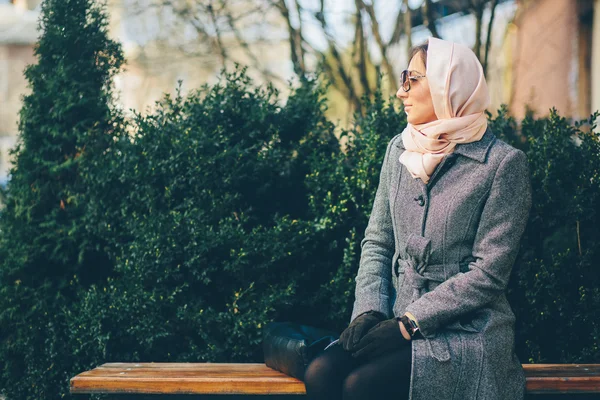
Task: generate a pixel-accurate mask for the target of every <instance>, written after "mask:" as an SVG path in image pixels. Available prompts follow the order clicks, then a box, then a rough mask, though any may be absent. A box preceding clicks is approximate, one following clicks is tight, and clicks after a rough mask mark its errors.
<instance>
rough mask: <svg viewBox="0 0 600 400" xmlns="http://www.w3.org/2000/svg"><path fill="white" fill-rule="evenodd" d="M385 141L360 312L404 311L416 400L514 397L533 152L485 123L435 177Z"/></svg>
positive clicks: (518, 391) (398, 143)
mask: <svg viewBox="0 0 600 400" xmlns="http://www.w3.org/2000/svg"><path fill="white" fill-rule="evenodd" d="M403 151H404V146H403V144H402V139H401V136H400V135H397V136H396V137H394V138H393V139H392V140H391V141H390V143H389V145H388V147H387V151H386V155H385V159H384V162H383V166H382V169H381V174H380V181H379V187H378V189H377V194H376V196H375V201H374V203H373V210H372V212H371V216H370V218H369V223H368V226H367V229H366V231H365V238H364V239H363V241H362V244H361V245H362V252H361V258H360V266H359V270H358V274H357V276H356V291H355V298H356V300H355V302H354V309H353V312H352V318H351V320H353V319H354V318H356V316H358V315H359V314H361V313H363V312H365V311H368V310H377V311H380V312H382V313H384V314H386V315H387V316H388V318H392V317H393V316H401V315H403V314H404V313H405V312H406V311H409V312H411V313H412V314H413V315H414V316H415V318H416V319H417V321H418V323H419V326H420V328H421V332H422V334H423V336H424V339H418V340H414V341H413V342H412V373H411V380H410V388H409V393H410V395H409V400H453V399H455V400H459V399H460V400H463V399H471V400H518V399H523V398H524V392H525V375H524V373H523V369H522V367H521V363H520V361H519V360H518V358H517V356H516V354H515V348H514V323H515V316H514V314H513V312H512V309H511V307H510V305H509V303H508V301H507V299H506V287H507V284H508V280H509V276H510V274H511V270H512V267H513V264H514V261H515V258H516V256H517V252H518V249H519V241H520V238H521V236H522V234H523V231H524V229H525V225H526V223H527V219H528V215H529V210H530V208H531V187H530V180H529V171H528V163H527V158H526V156H525V154H524V153H523V152H522V151H520V150H517V149H515V148H514V147H512V146H510V145H508V144H506V143H505V142H503V141H501V140H500V139H497V138H496V137H495V135H494V134H493V133H492V131H491V130H490V129H489V128H488V130H487V131H486V133H485V134H484V136H483V137H482V139H481V140H479V141H477V142H472V143H467V144H460V145H457V146H456V147H455V150H454V152H453V153H451V154H448V155H446V156H445V157H444V159H443V160H442V162H441V163H440V164H439V165H438V166H437V168H436V170H435V171H434V173H433V175H432V176H431V179H430V181H429V183H427V184H424V183H423V181H422V180H421V179H419V178H413V177H412V176H411V175H410V173H409V172H408V170H407V169H406V167H405V166H404V165H403V164H401V163H400V162H399V160H398V158H399V157H400V154H402V152H403Z"/></svg>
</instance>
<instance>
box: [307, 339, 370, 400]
mask: <svg viewBox="0 0 600 400" xmlns="http://www.w3.org/2000/svg"><path fill="white" fill-rule="evenodd" d="M358 365H359V362H358V361H357V360H356V359H355V358H354V357H352V355H351V354H350V353H349V352H347V351H345V350H344V349H343V348H342V346H341V345H339V344H336V345H333V346H331V347H330V348H329V349H327V350H325V351H324V352H323V353H321V354H320V355H319V356H317V357H316V358H315V359H314V360H312V362H311V363H310V364H309V365H308V367H307V368H306V372H305V373H304V385H305V386H306V398H307V399H308V400H342V385H343V383H344V380H345V379H346V377H347V376H348V374H349V373H350V372H351V371H352V370H353V369H354V368H356V367H357V366H358Z"/></svg>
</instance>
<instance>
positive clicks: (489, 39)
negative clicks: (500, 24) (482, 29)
mask: <svg viewBox="0 0 600 400" xmlns="http://www.w3.org/2000/svg"><path fill="white" fill-rule="evenodd" d="M497 6H498V0H493V1H492V6H491V7H492V9H491V10H490V12H491V14H490V22H489V24H488V29H487V38H486V40H485V56H484V60H483V73H484V74H486V75H487V68H488V56H489V54H490V47H491V44H492V28H493V25H494V16H495V14H496V7H497Z"/></svg>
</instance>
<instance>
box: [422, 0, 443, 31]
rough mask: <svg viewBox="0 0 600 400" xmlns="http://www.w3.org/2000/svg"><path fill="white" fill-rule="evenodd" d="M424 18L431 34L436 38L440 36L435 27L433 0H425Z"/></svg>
mask: <svg viewBox="0 0 600 400" xmlns="http://www.w3.org/2000/svg"><path fill="white" fill-rule="evenodd" d="M423 19H424V22H425V25H426V26H427V29H429V31H430V32H431V35H432V36H433V37H436V38H440V34H439V33H438V31H437V28H436V27H435V18H434V17H433V6H432V4H431V0H425V2H423Z"/></svg>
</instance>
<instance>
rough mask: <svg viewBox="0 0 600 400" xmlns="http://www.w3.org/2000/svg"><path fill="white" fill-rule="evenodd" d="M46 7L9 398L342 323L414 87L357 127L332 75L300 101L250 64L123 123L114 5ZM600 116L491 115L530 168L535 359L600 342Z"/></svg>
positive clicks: (0, 290)
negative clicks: (328, 96) (384, 170)
mask: <svg viewBox="0 0 600 400" xmlns="http://www.w3.org/2000/svg"><path fill="white" fill-rule="evenodd" d="M43 15H44V17H43V20H42V21H43V23H42V28H43V29H44V34H43V35H42V39H41V41H40V45H39V47H38V48H37V50H36V52H37V55H38V58H39V64H38V65H36V66H32V67H30V69H28V72H27V77H28V79H29V81H30V83H31V86H32V94H31V95H30V96H28V97H26V98H25V102H24V105H23V110H22V112H21V124H20V142H19V143H20V144H19V146H18V147H17V149H16V151H15V152H14V154H13V156H14V157H15V167H14V168H13V170H12V171H11V176H12V179H11V181H10V184H9V186H8V192H7V197H6V208H5V209H4V210H3V211H2V212H1V213H0V360H1V361H0V388H2V390H3V393H4V394H5V395H6V396H7V398H8V400H14V399H41V398H43V399H55V398H56V399H58V398H64V397H68V387H69V386H68V379H69V378H70V377H72V376H74V375H75V374H77V373H79V372H81V371H82V370H84V369H89V368H92V367H94V366H96V365H98V364H101V363H104V362H109V361H200V362H201V361H220V362H228V361H232V362H233V361H237V362H244V361H261V360H262V354H261V347H260V339H261V328H262V327H263V326H264V325H265V324H266V323H268V322H270V321H273V320H294V321H298V322H302V323H306V324H312V325H318V326H323V327H327V328H330V329H336V330H341V329H343V328H344V326H345V325H346V324H347V323H348V319H349V317H350V313H351V307H352V303H353V295H354V280H353V279H354V276H355V274H356V271H357V268H358V259H359V256H360V247H359V245H360V240H361V239H362V236H363V234H364V229H365V227H366V223H367V221H368V216H369V213H370V211H371V205H372V201H373V197H374V195H375V191H376V187H377V182H378V174H379V170H380V166H381V162H382V159H383V155H384V152H385V147H386V145H387V143H388V142H389V140H390V139H391V138H392V137H393V136H394V135H396V134H397V133H399V132H400V131H401V130H402V129H403V127H404V126H405V124H406V120H405V117H404V114H403V113H401V112H399V110H398V109H397V107H396V106H397V103H394V102H393V101H392V102H390V101H389V99H384V98H383V97H382V96H381V94H376V95H375V97H374V98H373V99H371V100H369V99H364V101H365V102H366V104H367V105H368V107H367V110H366V112H365V114H364V115H363V116H361V115H357V116H355V121H356V122H355V125H353V126H352V127H351V128H349V129H347V130H342V129H338V128H336V127H335V126H334V125H333V124H332V123H331V122H329V121H328V120H327V119H326V117H325V111H326V107H327V104H326V101H325V98H324V93H325V87H324V86H323V85H322V84H320V83H319V80H317V79H313V80H306V81H304V82H302V84H301V85H299V86H298V87H297V88H295V89H293V90H292V92H291V94H290V96H289V97H288V98H287V99H286V101H282V100H281V96H280V95H279V93H277V91H276V90H275V89H273V88H272V87H268V86H267V87H257V86H255V85H254V84H253V82H252V81H251V80H250V79H249V78H248V76H247V74H246V72H245V70H244V69H237V70H236V71H234V72H231V73H223V74H222V76H221V80H220V81H219V83H217V84H215V85H213V86H210V87H209V86H205V87H203V88H200V89H199V90H198V91H195V92H193V93H191V94H189V95H187V96H185V97H183V96H181V95H180V94H179V92H177V94H176V95H175V96H168V95H166V96H165V97H164V98H163V99H162V100H161V101H160V102H159V103H157V105H156V108H155V111H153V112H151V113H149V114H148V115H136V116H135V118H134V119H132V120H124V119H123V117H122V116H121V114H120V112H119V111H118V109H117V108H116V107H114V99H113V96H112V89H111V83H110V82H111V79H112V77H113V76H114V74H115V73H116V72H117V71H118V70H119V68H120V66H121V62H122V55H121V52H120V49H119V46H118V45H117V44H115V43H114V42H111V41H109V40H108V39H106V36H105V34H106V31H105V26H106V25H105V23H106V19H105V14H104V11H103V9H102V7H98V6H95V5H94V2H93V1H92V0H54V1H51V0H48V1H46V2H45V3H44V9H43ZM74 38H78V39H77V40H75V39H74ZM73 43H78V45H77V46H75V47H72V44H73ZM82 48H84V49H87V50H89V51H86V52H82V51H80V50H81V49H82ZM98 60H100V61H101V62H98ZM74 66H76V67H74ZM596 117H597V115H594V116H592V117H591V118H590V120H589V121H586V122H584V123H582V124H579V123H576V124H574V123H571V121H568V120H566V119H564V118H562V117H560V116H559V115H557V113H556V112H552V114H551V116H550V117H549V118H546V119H536V118H533V117H532V116H528V117H527V118H525V119H524V120H523V121H519V123H517V121H515V120H514V119H512V118H511V117H510V116H509V115H508V113H507V112H506V108H502V109H501V110H499V113H498V115H497V116H496V117H492V116H491V115H490V116H489V120H490V125H491V126H492V129H493V130H494V131H495V132H496V134H497V135H498V136H499V137H501V138H502V139H504V140H506V141H507V142H509V143H511V144H513V145H515V146H517V147H520V148H522V149H523V150H524V151H526V153H527V154H528V157H529V160H530V166H531V176H532V183H533V191H534V206H533V210H532V213H531V218H530V223H529V226H528V229H527V231H526V234H525V237H524V239H523V242H522V248H521V252H520V256H519V259H518V261H517V265H516V267H515V273H514V274H513V278H512V280H511V282H510V285H509V297H510V301H511V304H512V305H513V308H514V309H515V313H516V314H517V317H518V326H517V350H518V355H519V357H520V359H521V361H522V362H579V363H583V362H597V360H598V359H599V358H600V357H599V356H600V352H599V350H598V335H599V322H598V321H600V315H599V312H600V293H598V291H599V289H598V288H599V287H600V285H599V282H598V279H599V276H600V274H599V272H598V270H597V268H598V266H599V265H600V263H599V261H600V249H599V246H598V243H600V231H599V229H600V228H599V227H600V221H599V218H600V217H599V215H598V210H600V199H599V190H598V189H599V179H600V140H599V137H598V135H597V134H594V133H593V129H594V128H595V126H594V124H595V119H596ZM340 135H341V137H343V138H344V141H343V142H344V143H345V145H344V148H343V149H342V147H341V146H340V144H339V143H340V142H339V140H338V137H339V136H340Z"/></svg>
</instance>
